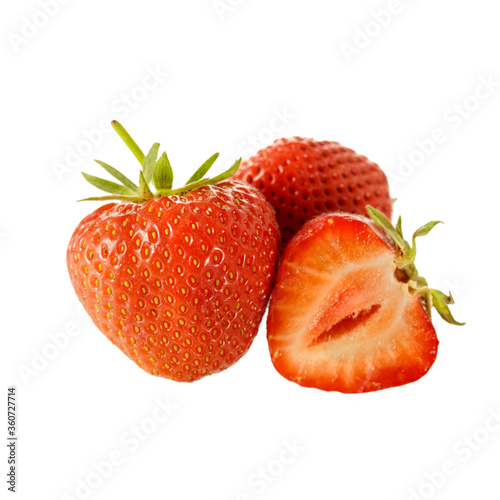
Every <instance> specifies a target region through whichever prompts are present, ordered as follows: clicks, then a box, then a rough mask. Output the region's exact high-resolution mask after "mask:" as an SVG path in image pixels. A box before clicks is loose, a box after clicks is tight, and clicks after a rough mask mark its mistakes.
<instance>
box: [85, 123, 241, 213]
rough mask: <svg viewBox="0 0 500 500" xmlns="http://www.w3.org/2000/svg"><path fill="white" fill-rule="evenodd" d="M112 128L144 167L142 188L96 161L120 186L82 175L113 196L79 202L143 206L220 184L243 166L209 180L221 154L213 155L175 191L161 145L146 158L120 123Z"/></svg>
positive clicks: (170, 170) (233, 167)
mask: <svg viewBox="0 0 500 500" xmlns="http://www.w3.org/2000/svg"><path fill="white" fill-rule="evenodd" d="M111 125H112V127H113V129H114V130H115V131H116V133H117V134H118V135H119V136H120V138H121V139H122V141H123V142H124V143H125V144H126V145H127V147H128V148H129V149H130V151H132V153H133V154H134V156H135V157H136V158H137V160H138V161H139V163H140V164H141V166H142V169H141V171H140V172H139V185H138V186H137V185H136V184H134V183H133V182H132V181H131V180H129V179H128V178H127V177H125V176H124V175H123V174H122V173H121V172H119V171H118V170H116V169H115V168H113V167H112V166H111V165H108V164H107V163H104V162H102V161H99V160H96V162H97V163H98V164H99V165H100V166H101V167H102V168H104V170H106V171H107V172H108V173H109V174H110V175H112V176H113V177H114V178H115V179H117V180H118V181H120V184H117V183H116V182H111V181H109V180H106V179H101V178H100V177H95V176H92V175H88V174H85V173H83V172H82V174H83V176H84V177H85V179H86V180H87V181H88V182H89V183H90V184H92V185H94V186H95V187H97V188H99V189H101V190H102V191H106V192H107V193H111V196H110V195H108V196H100V197H91V198H85V199H84V200H80V201H88V200H100V201H107V200H117V201H125V202H127V201H128V202H133V203H144V202H145V201H147V200H150V199H152V198H154V197H155V196H172V195H184V194H187V193H190V192H191V191H194V190H196V189H201V188H202V187H204V186H208V185H214V184H218V183H219V182H222V181H224V180H226V179H229V178H230V177H232V176H233V175H234V174H235V172H236V170H237V169H238V167H239V166H240V164H241V158H240V159H239V160H237V161H236V162H234V163H233V165H232V166H231V167H230V168H229V169H228V170H226V171H225V172H222V173H221V174H219V175H216V176H215V177H212V178H207V177H205V175H206V174H207V172H208V171H209V169H210V168H211V167H212V165H213V164H214V162H215V160H216V159H217V158H218V156H219V153H216V154H214V155H212V156H211V157H210V158H209V159H208V160H206V161H205V162H204V163H203V164H202V165H201V167H199V168H198V169H197V170H196V172H195V173H194V174H193V175H192V176H191V177H190V178H189V180H188V182H187V183H186V185H185V186H183V187H180V188H176V189H173V188H172V183H173V172H172V167H171V165H170V162H169V160H168V157H167V155H166V153H163V154H162V155H161V156H160V158H158V151H159V148H160V145H159V144H158V143H157V142H155V143H154V144H153V146H152V147H151V149H150V150H149V152H148V154H147V155H144V153H143V152H142V150H141V148H139V146H138V145H137V144H136V142H135V141H134V139H132V137H131V136H130V134H129V133H128V132H127V131H126V130H125V128H124V127H123V126H122V125H121V124H120V123H118V122H117V121H116V120H113V121H112V122H111ZM151 182H152V183H153V186H154V187H155V188H156V193H155V192H153V191H152V190H151V188H150V187H149V185H150V183H151Z"/></svg>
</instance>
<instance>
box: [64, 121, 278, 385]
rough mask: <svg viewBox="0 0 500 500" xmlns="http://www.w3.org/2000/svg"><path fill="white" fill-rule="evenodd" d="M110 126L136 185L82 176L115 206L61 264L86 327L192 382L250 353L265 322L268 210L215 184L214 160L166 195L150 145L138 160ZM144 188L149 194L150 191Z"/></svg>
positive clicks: (87, 224) (90, 225)
mask: <svg viewBox="0 0 500 500" xmlns="http://www.w3.org/2000/svg"><path fill="white" fill-rule="evenodd" d="M113 127H114V128H115V130H116V131H117V132H118V133H119V135H120V136H121V137H122V139H124V141H125V142H126V144H127V145H128V146H129V147H130V149H131V150H132V152H133V153H134V154H135V156H136V157H137V159H138V160H139V161H140V163H141V165H142V170H141V172H140V182H139V186H136V185H135V184H134V183H132V182H131V181H130V180H129V179H127V178H126V177H125V176H123V175H122V174H121V173H120V172H118V171H117V170H115V169H114V168H112V167H110V166H109V165H107V164H105V163H103V162H98V163H99V164H100V165H101V166H103V167H104V168H105V169H106V170H107V171H108V172H109V173H110V174H111V175H113V176H114V177H115V178H116V179H118V180H119V181H120V184H116V183H113V182H110V181H107V180H104V179H100V178H97V177H93V176H89V175H87V174H83V175H84V176H85V178H86V179H87V180H88V181H89V182H91V183H92V184H93V185H95V186H96V187H98V188H100V189H103V190H105V191H107V192H110V193H112V194H111V195H110V196H104V197H101V198H89V199H102V200H108V199H115V200H118V201H120V202H121V203H110V204H107V205H105V206H102V207H100V208H98V209H97V210H95V211H94V212H93V213H92V214H90V215H89V216H87V217H86V218H85V219H83V220H82V222H81V223H80V224H79V225H78V226H77V228H76V230H75V232H74V234H73V236H72V237H71V240H70V243H69V246H68V252H67V264H68V270H69V274H70V277H71V282H72V284H73V287H74V289H75V291H76V294H77V296H78V298H79V300H80V301H81V302H82V304H83V306H84V307H85V309H86V311H87V312H88V314H89V315H90V316H91V317H92V320H93V321H94V323H95V324H96V326H97V327H98V328H99V329H100V330H101V331H102V332H103V333H104V334H105V335H106V337H107V338H108V339H109V340H111V342H113V344H115V345H116V346H117V347H118V348H119V349H121V350H122V351H123V352H124V353H125V354H127V356H129V357H130V358H131V359H132V360H133V361H134V362H135V363H137V364H138V365H139V366H140V367H141V368H142V369H143V370H145V371H147V372H148V373H151V374H153V375H158V376H161V377H167V378H171V379H174V380H177V381H194V380H198V379H200V378H202V377H204V376H206V375H209V374H212V373H215V372H219V371H221V370H224V369H226V368H228V367H229V366H231V365H232V364H234V363H235V362H236V361H237V360H238V359H240V358H241V356H243V355H244V354H245V353H246V352H247V350H248V349H249V347H250V345H251V343H252V341H253V339H254V337H255V335H256V334H257V330H258V327H259V324H260V322H261V319H262V316H263V314H264V311H265V308H266V305H267V302H268V299H269V296H270V293H271V287H272V284H273V281H274V276H275V268H276V264H277V257H278V244H279V237H278V227H277V222H276V219H275V216H274V213H273V209H272V208H271V207H270V206H269V204H268V203H267V202H266V201H265V199H264V197H263V196H262V195H261V194H260V193H259V192H258V191H257V190H256V189H255V188H253V187H251V186H248V185H247V184H244V183H241V182H237V181H232V180H229V181H225V179H227V178H229V177H230V176H232V175H233V174H234V172H235V170H236V169H237V168H238V166H239V161H238V162H236V163H235V164H234V165H233V167H231V169H229V170H228V171H227V172H225V173H224V174H221V175H219V176H217V177H215V178H213V179H206V178H205V174H206V173H207V171H208V169H209V168H210V167H211V165H212V164H213V163H214V161H215V160H216V158H217V156H218V155H214V156H212V157H211V158H210V159H209V160H207V162H205V163H204V164H203V165H202V166H201V167H200V168H199V169H198V170H197V171H196V173H195V174H194V175H193V176H192V177H191V179H189V181H188V183H187V184H186V186H184V187H182V188H180V189H172V178H173V175H172V170H171V167H170V164H169V161H168V158H167V156H166V154H165V153H163V155H162V156H161V157H160V158H159V160H157V155H158V148H159V145H158V144H154V145H153V147H152V148H151V150H150V152H149V154H148V155H147V156H144V154H143V153H142V152H141V150H140V149H139V147H138V146H137V145H136V144H135V142H134V141H133V140H132V139H131V138H130V136H129V135H128V134H127V132H126V131H125V130H124V129H123V127H121V125H119V124H118V123H117V122H113ZM150 181H153V184H154V187H155V188H156V193H155V194H153V192H152V191H151V189H150V187H149V184H150Z"/></svg>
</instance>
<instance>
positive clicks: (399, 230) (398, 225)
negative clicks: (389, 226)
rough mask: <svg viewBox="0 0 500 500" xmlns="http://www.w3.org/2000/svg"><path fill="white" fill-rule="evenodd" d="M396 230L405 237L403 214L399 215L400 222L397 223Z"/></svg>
mask: <svg viewBox="0 0 500 500" xmlns="http://www.w3.org/2000/svg"><path fill="white" fill-rule="evenodd" d="M396 231H397V232H398V233H399V234H400V235H401V238H402V237H403V221H402V220H401V215H400V216H399V217H398V222H397V224H396Z"/></svg>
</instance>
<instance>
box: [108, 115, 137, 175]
mask: <svg viewBox="0 0 500 500" xmlns="http://www.w3.org/2000/svg"><path fill="white" fill-rule="evenodd" d="M111 126H112V127H113V129H114V130H115V132H116V133H117V134H118V135H119V136H120V139H121V140H122V141H123V142H124V143H125V145H126V146H127V147H128V148H129V149H130V151H132V154H133V155H134V156H135V157H136V158H137V160H138V161H139V163H140V164H141V165H142V164H143V163H144V153H143V152H142V151H141V148H140V147H139V146H138V145H137V144H136V142H135V141H134V139H132V137H130V134H129V133H128V132H127V131H126V130H125V129H124V128H123V125H122V124H121V123H118V122H117V121H116V120H113V121H112V122H111Z"/></svg>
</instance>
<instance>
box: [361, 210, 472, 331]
mask: <svg viewBox="0 0 500 500" xmlns="http://www.w3.org/2000/svg"><path fill="white" fill-rule="evenodd" d="M366 211H367V212H368V215H369V216H370V217H371V219H372V220H373V222H375V224H377V226H379V227H380V228H381V229H383V230H384V231H385V233H386V235H387V236H388V237H389V238H390V239H391V240H392V241H393V243H394V246H395V247H396V249H397V250H398V252H399V256H398V258H397V259H396V260H395V264H396V268H397V270H398V271H399V272H403V271H404V273H405V274H406V277H407V279H405V280H402V282H403V283H405V284H406V285H407V286H408V291H409V292H410V293H411V294H416V295H418V296H419V297H420V299H421V301H422V302H423V304H424V306H425V310H426V311H427V314H428V315H429V318H431V319H432V317H431V310H432V308H433V307H434V308H435V309H436V311H437V312H438V313H439V315H440V316H441V317H442V318H443V319H444V320H445V321H447V322H448V323H451V324H452V325H464V324H465V323H459V322H458V321H456V320H455V318H454V317H453V316H452V314H451V312H450V309H449V307H448V304H453V303H454V300H453V297H452V296H451V294H450V295H446V294H444V293H443V292H441V291H439V290H435V289H434V288H430V287H429V285H428V283H427V280H426V279H425V278H423V277H422V276H420V275H419V274H418V271H417V268H416V266H415V257H416V255H417V245H416V242H415V240H416V238H418V237H419V236H425V235H427V234H429V232H430V231H431V230H432V229H433V228H434V227H435V226H436V225H437V224H439V223H440V221H431V222H429V223H427V224H425V225H424V226H422V227H420V228H419V229H417V230H416V231H415V233H413V237H412V244H411V245H410V244H409V243H408V242H407V241H406V240H405V239H404V237H403V230H402V224H401V217H400V218H399V219H398V222H397V224H396V227H394V226H393V225H392V222H391V221H390V220H389V219H388V218H387V217H386V216H385V215H384V214H383V213H382V212H379V211H378V210H377V209H375V208H373V207H372V206H370V205H367V206H366ZM403 276H404V275H403Z"/></svg>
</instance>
